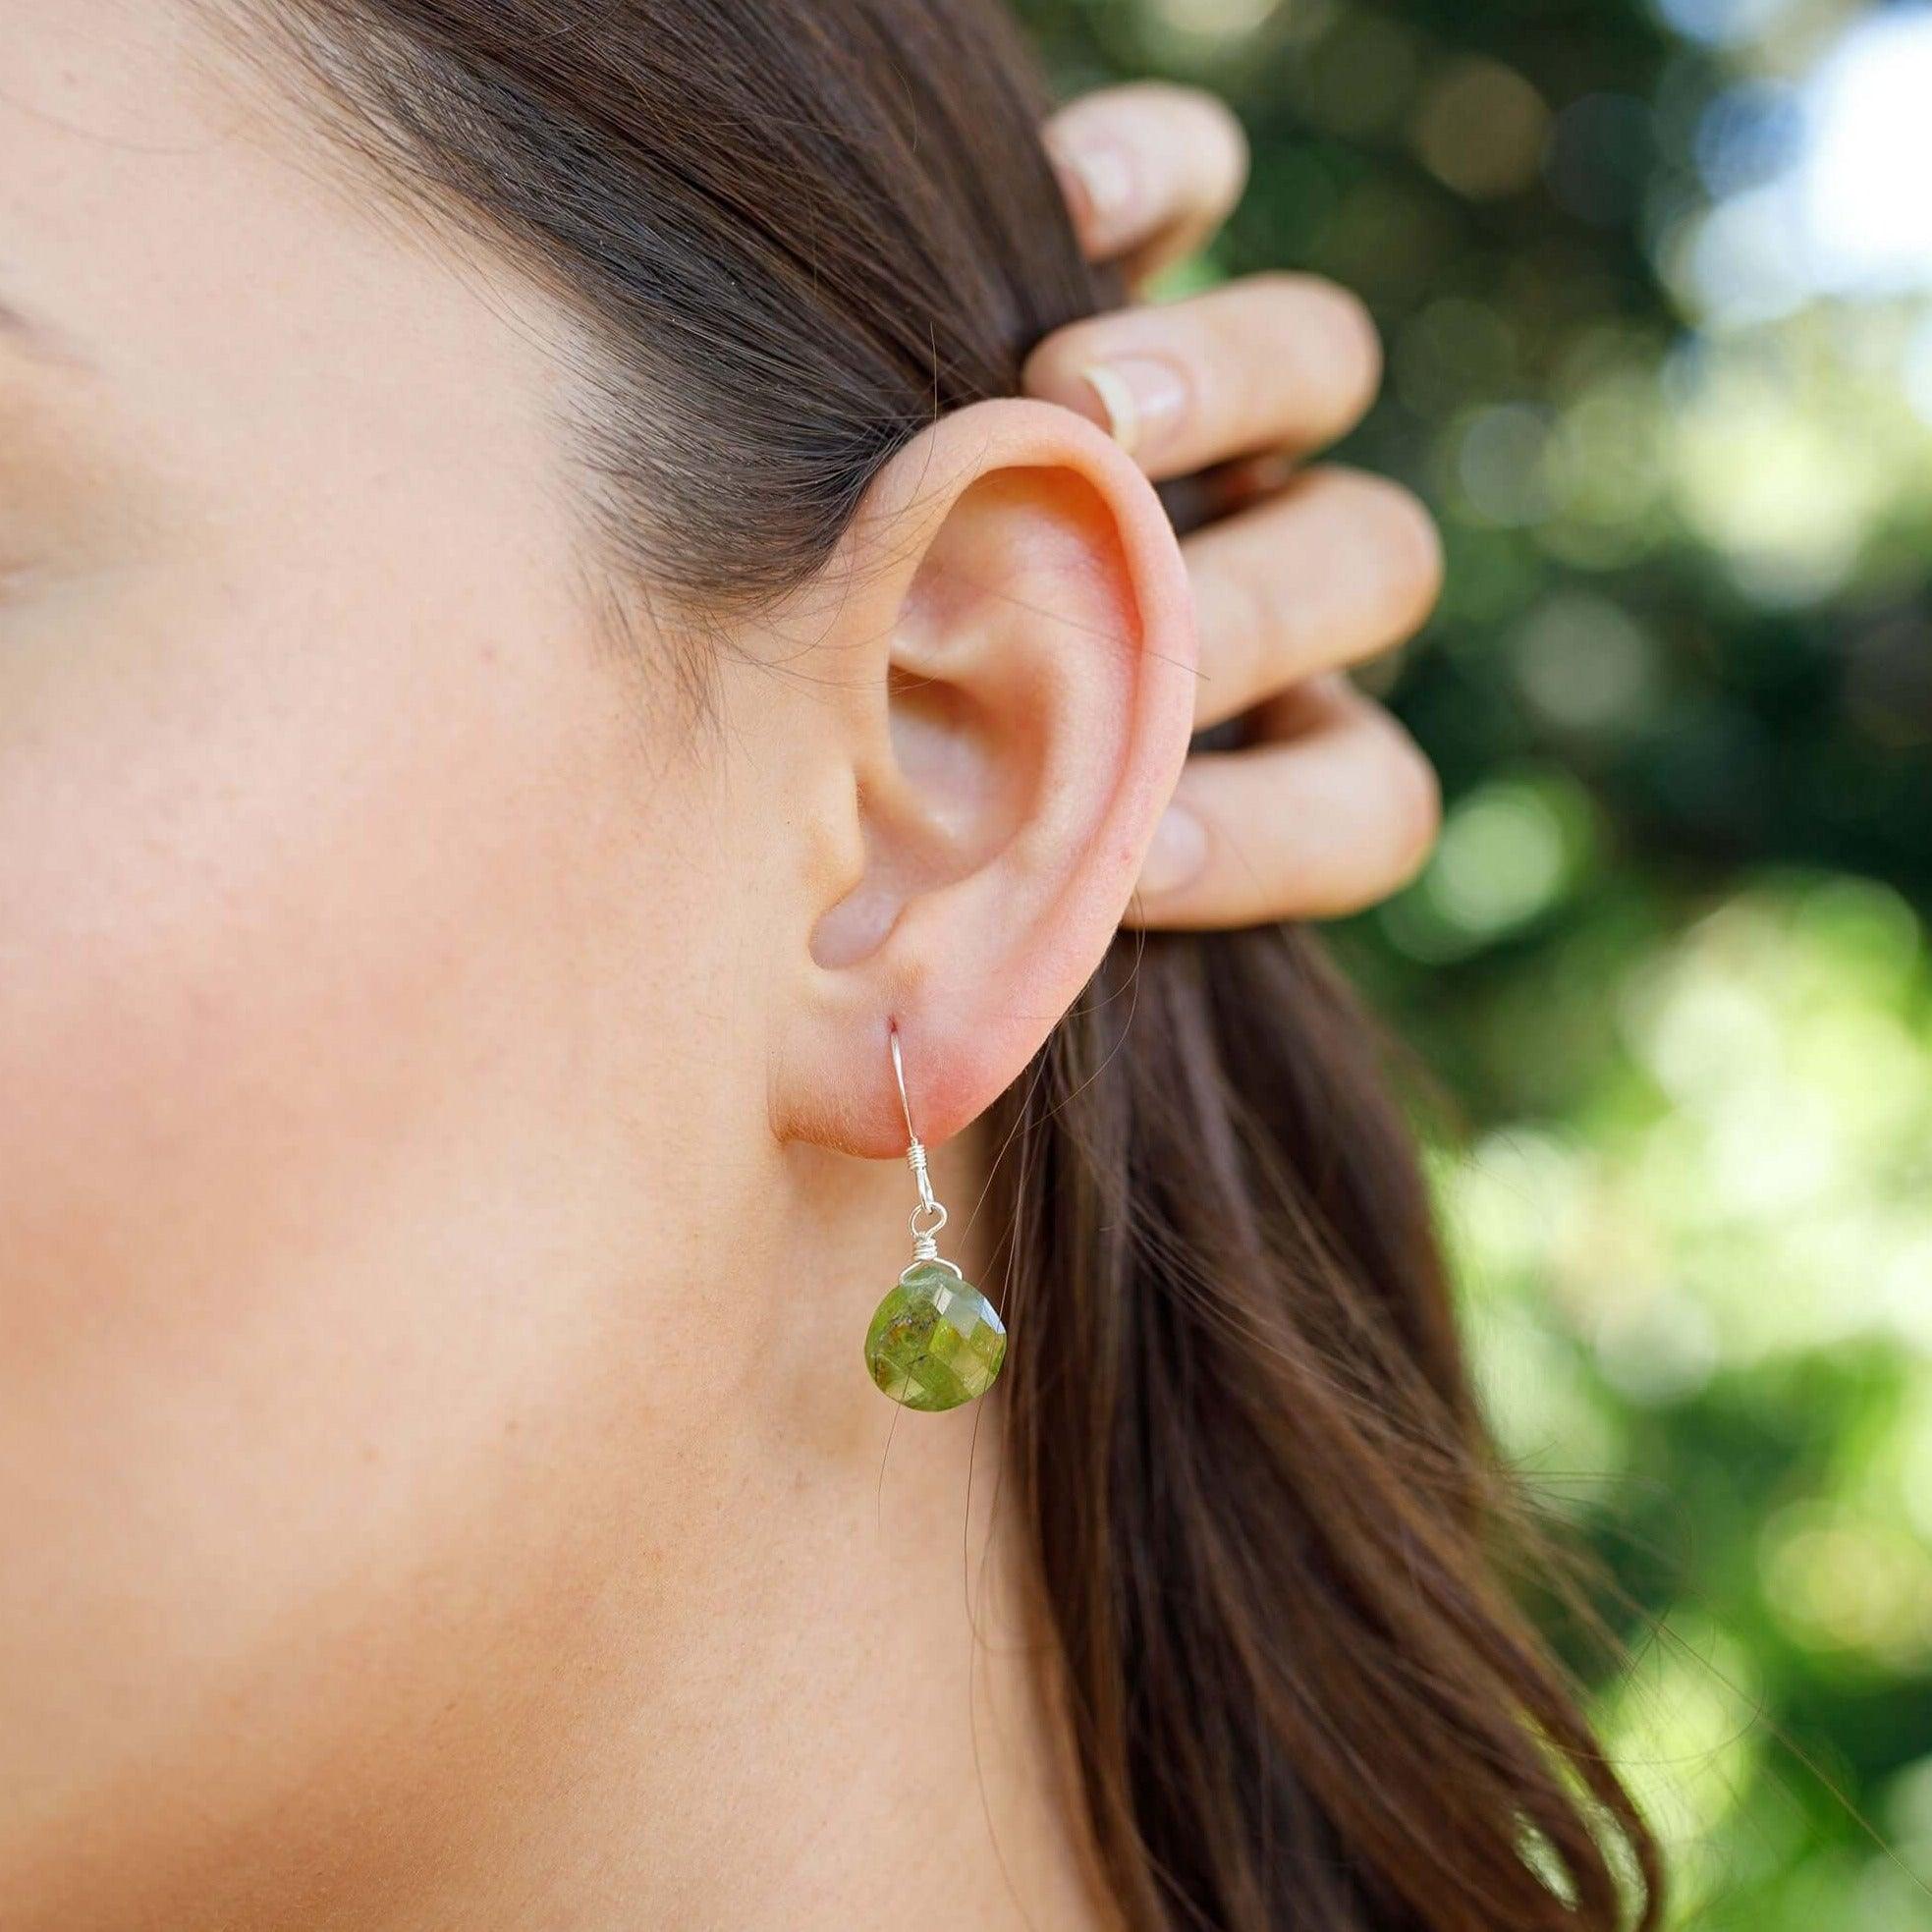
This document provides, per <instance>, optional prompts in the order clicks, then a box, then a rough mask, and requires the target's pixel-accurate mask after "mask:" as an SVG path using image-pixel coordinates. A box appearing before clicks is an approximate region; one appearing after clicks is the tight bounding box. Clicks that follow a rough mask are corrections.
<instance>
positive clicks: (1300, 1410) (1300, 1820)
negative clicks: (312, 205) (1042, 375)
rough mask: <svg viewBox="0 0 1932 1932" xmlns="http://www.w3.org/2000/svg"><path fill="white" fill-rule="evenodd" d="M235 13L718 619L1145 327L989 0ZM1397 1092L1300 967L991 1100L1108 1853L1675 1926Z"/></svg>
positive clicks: (1023, 1362)
mask: <svg viewBox="0 0 1932 1932" xmlns="http://www.w3.org/2000/svg"><path fill="white" fill-rule="evenodd" d="M245 11H246V12H247V14H248V18H249V19H250V20H251V21H253V22H254V24H255V25H256V26H257V27H258V28H260V29H261V30H262V31H263V32H264V33H267V34H271V35H275V36H278V37H279V38H280V40H281V42H282V46H283V51H285V52H292V53H294V54H296V55H297V56H298V57H299V58H300V60H301V62H302V63H303V66H302V71H303V72H304V74H306V75H307V76H308V77H309V79H310V80H311V81H312V82H313V83H316V89H317V98H318V99H319V101H320V102H321V103H322V104H323V106H324V107H325V108H326V109H327V110H328V112H329V118H330V119H331V121H332V123H333V125H334V127H335V130H336V132H337V133H338V134H340V135H343V136H345V137H347V138H350V139H351V140H353V141H354V142H355V143H356V144H357V145H358V146H359V147H361V148H362V149H364V150H365V151H366V152H368V153H370V154H373V155H374V156H375V157H376V158H378V159H379V160H381V161H382V162H383V163H384V164H385V165H387V166H388V168H389V169H390V170H391V172H392V174H393V175H394V176H395V177H396V178H397V180H398V181H399V183H400V184H401V185H402V186H403V187H404V188H405V189H406V190H408V191H409V192H411V193H415V194H418V195H424V194H426V195H427V196H428V197H429V198H430V199H431V200H432V201H433V202H434V203H435V204H436V205H437V206H438V207H439V208H442V209H444V210H455V211H457V212H459V213H460V214H462V215H463V216H464V217H465V218H467V219H468V220H469V222H470V223H471V224H472V226H473V227H474V228H475V229H476V230H477V231H478V232H479V233H482V234H485V235H487V236H488V237H489V238H490V239H491V240H492V241H493V242H494V243H496V244H498V245H500V246H504V247H507V248H510V249H511V250H512V251H513V252H514V253H515V254H516V255H517V256H518V258H519V259H520V260H521V261H522V262H523V263H524V266H525V267H526V268H527V269H528V270H530V271H531V272H533V273H534V274H535V275H537V276H538V277H539V278H540V279H541V280H542V281H543V282H544V283H545V284H546V285H548V286H549V287H550V288H552V289H553V290H555V291H556V292H558V293H559V294H560V295H562V296H564V297H565V298H566V299H567V300H568V302H569V303H570V304H571V305H572V307H573V308H574V310H575V312H576V313H577V314H578V315H579V316H580V318H581V320H582V323H583V325H584V341H585V343H586V344H587V345H588V349H589V352H590V353H588V354H587V355H586V356H585V357H584V359H583V369H584V380H583V383H582V395H581V407H580V416H581V420H580V431H581V435H582V454H583V457H584V460H585V461H584V466H583V469H584V475H585V478H586V482H587V483H588V484H589V485H590V489H589V495H590V499H591V500H592V501H593V502H594V503H595V504H596V505H597V506H598V507H599V509H600V510H601V511H602V512H603V513H605V525H606V533H607V535H608V537H609V539H610V541H611V543H612V545H613V546H615V547H616V548H617V550H618V560H619V562H620V563H623V564H629V565H634V566H638V567H641V568H642V569H643V570H645V571H648V573H649V574H650V576H651V578H652V580H653V581H654V582H655V583H657V584H659V585H662V586H664V587H665V588H666V589H667V590H668V591H669V592H670V593H671V594H672V595H673V596H674V597H676V598H677V599H678V600H679V601H680V602H682V603H684V604H686V605H687V606H688V607H689V608H690V610H692V611H694V612H701V611H702V610H704V609H705V608H707V607H710V608H716V607H718V606H720V605H722V604H726V603H742V602H744V601H745V600H747V599H755V598H758V597H762V596H766V595H772V594H776V593H779V592H781V591H783V590H785V589H786V588H788V587H790V586H791V585H793V584H795V583H797V582H799V581H800V580H802V579H804V578H805V577H806V576H807V575H809V574H810V573H811V572H812V571H813V570H815V569H816V568H817V567H819V566H820V565H821V564H822V563H823V562H824V561H825V560H826V558H827V556H828V554H829V553H830V551H831V549H832V547H833V545H834V544H835V543H836V542H837V540H838V537H839V535H840V533H841V531H842V530H843V529H844V527H845V525H846V524H847V522H848V521H849V520H850V518H851V516H852V514H853V512H854V510H855V508H856V505H857V503H858V501H859V499H860V497H861V495H862V494H863V492H864V490H865V487H866V485H867V484H868V483H869V481H870V480H871V478H872V476H873V475H874V473H875V472H876V471H877V469H878V468H879V466H880V465H881V464H882V463H883V462H884V461H885V460H886V459H887V458H888V457H889V456H890V455H891V454H892V452H893V451H894V450H895V449H896V448H898V447H899V446H900V445H901V444H902V443H903V442H904V441H905V440H906V439H907V438H909V437H910V436H911V435H913V434H914V433H916V431H917V430H918V429H919V428H920V427H921V426H922V425H923V424H925V423H926V422H928V421H930V420H931V419H932V417H933V416H934V415H935V414H938V413H939V412H942V411H945V410H949V409H952V408H954V407H956V406H959V405H962V404H965V403H967V402H970V401H973V400H976V399H978V398H981V397H984V396H989V395H997V394H1010V393H1012V392H1013V391H1014V390H1015V388H1016V387H1017V383H1018V374H1019V368H1020V364H1021V359H1022V357H1023V355H1024V353H1025V352H1026V350H1028V349H1029V348H1030V347H1031V345H1032V344H1033V343H1034V342H1035V341H1037V340H1038V339H1039V337H1040V336H1041V335H1043V334H1044V333H1046V332H1047V331H1048V330H1050V329H1051V328H1053V327H1055V326H1057V325H1058V324H1060V323H1062V322H1064V321H1067V320H1069V319H1071V318H1072V317H1074V316H1076V315H1077V314H1081V313H1085V312H1089V311H1091V310H1092V309H1093V308H1095V307H1096V306H1099V305H1102V304H1104V303H1105V302H1107V301H1110V300H1112V299H1114V297H1115V295H1116V292H1115V291H1114V290H1112V289H1111V288H1110V287H1108V286H1107V285H1106V284H1105V283H1104V281H1103V280H1101V279H1099V278H1096V277H1095V276H1094V275H1093V274H1092V273H1091V272H1090V271H1089V270H1088V269H1087V268H1086V267H1085V266H1084V265H1083V264H1082V262H1081V261H1080V259H1079V256H1078V252H1077V249H1076V246H1075V243H1074V238H1073V236H1072V233H1071V231H1070V229H1069V226H1068V223H1067V218H1066V214H1065V210H1064V208H1063V206H1062V202H1061V198H1060V194H1059V192H1058V189H1057V185H1056V183H1055V181H1054V178H1053V175H1052V173H1051V171H1050V169H1049V168H1048V166H1047V164H1046V160H1045V157H1044V155H1043V153H1042V151H1041V148H1040V146H1039V143H1038V140H1037V138H1036V130H1037V126H1038V121H1039V117H1040V115H1041V113H1042V111H1043V101H1042V99H1041V96H1040V94H1039V92H1038V90H1037V88H1036V86H1035V83H1034V81H1033V79H1032V76H1031V73H1030V70H1029V68H1028V66H1027V64H1026V62H1025V60H1024V59H1023V57H1022V54H1021V50H1020V48H1019V46H1018V44H1017V41H1016V38H1015V35H1014V33H1013V30H1012V28H1011V26H1010V24H1009V23H1008V22H1007V21H1006V20H1005V19H1004V18H1002V17H1001V16H1000V14H999V13H998V12H997V10H996V9H995V8H994V7H993V6H992V5H991V4H989V0H300V4H297V5H290V4H287V3H286V0H284V4H281V5H278V6H276V7H274V8H272V9H270V8H268V7H266V6H265V5H249V6H248V7H247V8H246V10H245ZM1376 1060H1377V1056H1376V1053H1375V1050H1374V1047H1373V1045H1372V1042H1371V1037H1370V1033H1369V1030H1368V1028H1367V1026H1366V1025H1365V1024H1364V1022H1363V1021H1362V1020H1361V1018H1360V1017H1359V1016H1358V1014H1357V1013H1356V1012H1355V1010H1354V1009H1353V1007H1352V1005H1351V1003H1350V1001H1349V999H1348V998H1347V996H1346V995H1345V994H1344V992H1343V991H1342V990H1341V988H1340V987H1339V985H1338V983H1337V981H1336V979H1335V977H1334V975H1333V974H1332V973H1331V972H1330V971H1329V970H1328V968H1327V967H1326V966H1324V965H1323V964H1322V961H1321V959H1320V956H1319V955H1318V953H1317V952H1316V950H1315V948H1314V946H1313V945H1312V944H1311V943H1310V942H1309V941H1308V940H1307V939H1305V938H1303V937H1301V936H1299V935H1297V934H1295V933H1292V932H1254V933H1248V934H1242V935H1238V936H1233V937H1226V936H1219V935H1213V936H1206V937H1164V938H1157V939H1152V940H1149V941H1147V942H1146V943H1145V945H1144V948H1143V946H1142V945H1141V943H1140V942H1139V941H1138V940H1136V939H1134V938H1133V937H1132V936H1123V937H1122V938H1121V939H1120V940H1119V941H1118V942H1117V943H1116V945H1115V947H1114V950H1113V952H1112V954H1111V955H1110V956H1109V958H1108V959H1107V961H1106V963H1105V964H1104V965H1103V966H1102V968H1101V970H1100V972H1099V973H1098V975H1097V976H1096V978H1095V980H1094V982H1093V983H1092V985H1091V986H1090V987H1089V989H1088V991H1087V993H1086V995H1085V996H1084V997H1083V998H1082V1000H1081V1001H1080V1003H1079V1004H1078V1006H1077V1007H1076V1010H1075V1011H1074V1012H1073V1013H1072V1014H1070V1015H1069V1016H1068V1017H1067V1018H1066V1019H1065V1020H1064V1021H1063V1022H1062V1023H1061V1025H1060V1026H1059V1027H1058V1028H1057V1029H1056V1031H1055V1033H1054V1034H1053V1036H1052V1038H1051V1039H1050V1040H1049V1041H1048V1043H1047V1044H1046V1046H1045V1047H1044V1048H1043V1049H1042V1050H1041V1052H1040V1054H1039V1056H1038V1058H1037V1060H1036V1062H1035V1064H1034V1065H1033V1066H1032V1067H1031V1068H1030V1069H1029V1070H1028V1072H1027V1074H1026V1076H1024V1077H1023V1078H1022V1079H1021V1081H1020V1082H1019V1083H1018V1084H1017V1085H1016V1086H1015V1087H1014V1089H1013V1090H1012V1091H1011V1092H1010V1093H1009V1094H1008V1095H1007V1096H1006V1097H1005V1098H1004V1100H1003V1101H1002V1102H1001V1103H1000V1106H999V1110H998V1111H999V1115H1000V1119H999V1122H998V1123H997V1126H998V1129H999V1132H997V1133H996V1136H995V1144H996V1145H1001V1146H1004V1147H1005V1149H1006V1152H1005V1155H1004V1158H1003V1161H1002V1164H1001V1167H1000V1169H999V1171H998V1174H997V1176H996V1185H997V1187H999V1188H1000V1190H1001V1192H1002V1197H1003V1204H1004V1207H1005V1209H1006V1217H1005V1225H1006V1226H1008V1227H1009V1228H1010V1231H1011V1235H1010V1242H1009V1245H1008V1250H1007V1256H1006V1267H1005V1280H1004V1293H1005V1299H1006V1303H1007V1307H1008V1312H1009V1314H1010V1316H1011V1319H1012V1324H1013V1331H1014V1334H1015V1336H1016V1338H1017V1339H1016V1346H1015V1348H1014V1351H1013V1354H1012V1360H1011V1363H1010V1366H1009V1368H1008V1371H1007V1381H1006V1385H1005V1394H1004V1409H1005V1414H1006V1418H1007V1427H1008V1429H1009V1430H1010V1433H1011V1438H1012V1452H1013V1453H1012V1456H1011V1464H1012V1467H1013V1470H1014V1472H1015V1479H1016V1483H1017V1490H1018V1494H1019V1497H1020V1499H1021V1505H1022V1507H1023V1509H1024V1510H1025V1512H1026V1514H1027V1518H1028V1521H1029V1523H1030V1526H1031V1531H1032V1538H1033V1542H1034V1545H1035V1551H1036V1558H1037V1564H1038V1570H1039V1575H1040V1579H1041V1583H1042V1600H1043V1605H1044V1615H1045V1617H1046V1618H1047V1620H1048V1622H1049V1624H1050V1626H1051V1630H1052V1633H1053V1635H1054V1637H1055V1639H1056V1641H1057V1647H1058V1649H1059V1651H1060V1652H1061V1653H1062V1656H1063V1658H1064V1670H1063V1671H1062V1672H1061V1673H1060V1675H1061V1677H1062V1679H1063V1680H1064V1683H1065V1686H1066V1691H1067V1695H1068V1698H1069V1701H1070V1705H1071V1710H1070V1719H1071V1724H1072V1728H1073V1733H1074V1736H1075V1739H1076V1743H1077V1749H1078V1760H1079V1765H1080V1771H1081V1777H1082V1782H1083V1787H1084V1794H1085V1799H1086V1804H1087V1808H1088V1812H1089V1816H1090V1821H1091V1826H1092V1831H1093V1836H1094V1839H1095V1842H1096V1844H1097V1847H1098V1849H1099V1851H1100V1854H1101V1857H1102V1860H1103V1862H1104V1866H1105V1870H1106V1873H1107V1875H1108V1878H1109V1880H1110V1882H1111V1884H1112V1887H1113V1890H1114V1892H1115V1895H1116V1896H1117V1898H1118V1899H1119V1901H1120V1904H1121V1906H1122V1909H1123V1911H1124V1913H1125V1915H1126V1917H1127V1919H1128V1921H1129V1922H1130V1923H1131V1924H1132V1926H1134V1927H1135V1928H1140V1929H1141V1932H1155V1928H1161V1929H1163V1932H1165V1929H1166V1928H1184V1927H1186V1928H1193V1927H1204V1928H1229V1929H1230V1932H1283V1928H1297V1932H1331V1929H1332V1932H1345V1928H1346V1932H1397V1929H1398V1928H1401V1929H1402V1932H1410V1929H1411V1928H1413V1929H1414V1932H1498V1928H1509V1932H1539V1929H1540V1928H1552V1929H1553V1932H1554V1928H1572V1929H1573V1932H1611V1928H1615V1927H1621V1926H1624V1925H1626V1924H1632V1923H1633V1924H1638V1925H1643V1926H1651V1925H1654V1924H1655V1923H1656V1922H1657V1915H1658V1912H1659V1904H1658V1899H1659V1890H1660V1888H1659V1883H1658V1877H1657V1869H1656V1858H1655V1854H1654V1850H1653V1848H1652V1845H1651V1841H1650V1839H1649V1837H1648V1836H1647V1834H1646V1832H1645V1830H1644V1827H1643V1825H1642V1823H1641V1821H1640V1820H1639V1818H1638V1817H1637V1815H1636V1813H1635V1811H1634V1809H1633V1807H1632V1806H1631V1804H1630V1802H1629V1800H1628V1797H1627V1796H1626V1794H1625V1793H1624V1791H1623V1789H1622V1788H1621V1786H1620V1785H1619V1784H1618V1782H1617V1780H1616V1778H1615V1776H1614V1775H1613V1773H1612V1772H1611V1771H1610V1769H1609V1768H1608V1767H1607V1766H1606V1764H1605V1763H1604V1761H1603V1759H1602V1758H1601V1756H1600V1755H1599V1753H1598V1750H1597V1746H1596V1744H1595V1742H1594V1740H1593V1739H1592V1738H1591V1736H1590V1733H1589V1730H1588V1728H1587V1726H1586V1724H1585V1722H1584V1720H1583V1718H1582V1717H1581V1716H1580V1715H1579V1713H1578V1710H1577V1708H1576V1705H1575V1702H1574V1700H1573V1695H1572V1693H1571V1691H1570V1689H1569V1688H1568V1686H1567V1684H1566V1683H1565V1681H1564V1678H1563V1676H1562V1674H1561V1673H1560V1672H1559V1670H1558V1669H1557V1668H1556V1666H1555V1665H1554V1664H1553V1663H1552V1662H1551V1661H1550V1659H1549V1657H1548V1656H1547V1655H1546V1653H1545V1651H1544V1650H1543V1648H1542V1647H1541V1645H1540V1644H1539V1643H1538V1641H1537V1639H1536V1638H1535V1636H1534V1635H1533V1633H1532V1631H1531V1630H1530V1628H1528V1626H1527V1625H1526V1624H1525V1622H1524V1620H1523V1619H1522V1617H1521V1616H1520V1615H1519V1613H1518V1611H1517V1610H1516V1609H1515V1608H1514V1607H1513V1606H1512V1605H1511V1603H1510V1602H1509V1601H1508V1599H1507V1596H1506V1593H1505V1592H1504V1591H1503V1590H1502V1588H1501V1587H1500V1586H1499V1583H1498V1580H1497V1573H1496V1569H1495V1564H1494V1559H1493V1554H1492V1546H1493V1542H1494V1538H1495V1535H1496V1532H1497V1530H1498V1527H1499V1525H1500V1524H1501V1522H1502V1521H1503V1520H1504V1519H1505V1512H1504V1510H1503V1508H1502V1507H1501V1506H1502V1504H1503V1501H1504V1496H1505V1488H1504V1485H1503V1483H1502V1482H1501V1479H1500V1477H1499V1475H1498V1473H1497V1471H1496V1470H1495V1468H1494V1466H1493V1464H1492V1461H1491V1457H1490V1453H1489V1450H1488V1448H1487V1446H1486V1444H1485V1442H1484V1440H1483V1436H1482V1433H1481V1429H1480V1427H1479V1424H1478V1421H1477V1418H1476V1415H1475V1412H1474V1408H1473V1405H1472V1402H1471V1399H1470V1395H1469V1390H1468V1386H1467V1382H1466V1380H1465V1376H1464V1370H1463V1361H1462V1357H1461V1353H1460V1351H1459V1348H1458V1344H1457V1339H1456V1335H1455V1331H1454V1328H1453V1325H1452V1321H1451V1311H1450V1302H1449V1297H1448V1294H1447V1291H1446V1289H1445V1286H1444V1280H1443V1272H1442V1266H1441V1263H1440V1261H1439V1259H1438V1256H1437V1252H1436V1247H1435V1243H1434V1241H1433V1239H1432V1236H1431V1232H1430V1227H1429V1217H1428V1210H1427V1204H1426V1201H1425V1198H1424V1192H1423V1187H1422V1184H1421V1181H1420V1179H1419V1176H1418V1173H1417V1167H1416V1162H1415V1158H1414V1155H1413V1152H1412V1150H1411V1148H1410V1145H1409V1143H1408V1138H1407V1136H1406V1134H1405V1132H1404V1129H1403V1127H1402V1124H1401V1122H1400V1120H1399V1119H1398V1118H1397V1116H1396V1114H1395V1112H1394V1111H1393V1110H1392V1108H1391V1105H1390V1103H1389V1102H1388V1100H1387V1099H1386V1098H1385V1097H1384V1093H1383V1088H1382V1083H1381V1076H1380V1073H1379V1070H1378V1067H1377V1064H1376Z"/></svg>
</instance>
